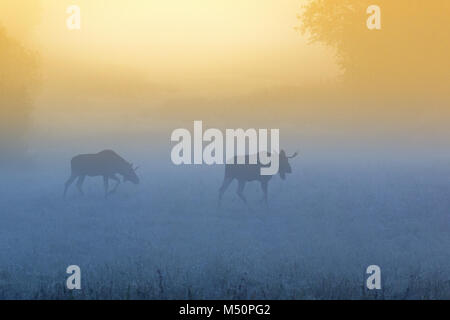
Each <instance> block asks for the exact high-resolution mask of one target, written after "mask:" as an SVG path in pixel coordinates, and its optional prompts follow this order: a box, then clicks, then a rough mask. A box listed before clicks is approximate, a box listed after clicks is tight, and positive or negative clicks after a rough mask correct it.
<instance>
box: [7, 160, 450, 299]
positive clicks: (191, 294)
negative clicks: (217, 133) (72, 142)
mask: <svg viewBox="0 0 450 320" xmlns="http://www.w3.org/2000/svg"><path fill="white" fill-rule="evenodd" d="M57 163H58V165H54V166H52V165H50V163H49V164H47V165H46V164H45V162H43V164H42V163H41V164H38V165H36V166H35V167H33V168H32V169H29V170H27V171H22V172H15V171H10V170H8V171H6V170H5V171H4V172H3V173H2V182H1V183H0V188H1V189H0V191H1V194H2V196H1V197H0V218H1V223H0V298H3V299H15V298H19V299H29V298H32V299H34V298H37V299H72V298H77V299H138V298H139V299H345V298H351V299H444V298H445V299H449V298H450V263H449V262H450V250H449V249H450V219H449V214H450V211H449V207H450V197H449V193H450V186H449V185H448V177H449V176H450V166H446V165H445V164H442V163H440V164H431V163H428V164H423V163H422V164H410V165H407V166H403V165H398V164H394V163H384V164H377V165H366V166H362V165H360V166H355V165H343V164H341V165H334V166H331V165H327V164H326V163H322V164H314V163H312V162H310V163H308V162H307V161H303V160H298V161H297V162H296V163H294V164H293V165H292V166H293V169H294V172H293V174H291V175H289V176H288V178H287V180H286V181H281V179H280V178H279V177H278V176H277V177H274V178H273V179H272V181H271V182H270V184H269V207H268V208H266V207H265V206H264V205H263V204H262V203H260V202H259V199H260V198H261V197H262V193H261V191H260V187H259V185H258V184H257V183H250V184H248V185H247V187H246V190H245V194H246V195H247V197H248V200H249V206H248V207H246V206H245V205H244V204H243V203H242V202H241V201H240V200H239V198H238V197H237V195H236V194H235V190H236V188H237V183H236V182H234V183H233V184H232V185H231V186H230V188H229V190H228V191H227V192H226V194H225V196H224V201H223V204H222V207H221V208H218V207H217V191H218V188H219V186H220V184H221V181H222V178H223V167H219V166H218V167H194V166H192V167H175V166H169V165H167V164H166V165H158V164H153V165H152V166H145V165H144V166H141V169H140V173H139V174H140V177H141V180H142V183H141V184H140V185H139V186H134V185H130V184H123V185H121V186H120V187H119V190H118V193H117V194H115V195H113V196H111V197H110V198H108V199H104V197H103V193H102V180H101V179H100V178H91V179H87V180H86V182H85V186H84V189H85V195H84V196H80V195H78V194H77V192H76V189H75V187H73V188H72V189H70V192H69V195H68V197H67V198H66V199H63V198H62V191H63V184H64V182H65V180H66V179H67V177H68V168H67V164H66V162H64V161H59V162H57ZM71 264H76V265H79V266H80V267H81V272H82V289H81V290H79V291H69V290H67V289H66V288H65V281H66V278H67V277H68V275H67V274H66V273H65V271H66V268H67V266H69V265H71ZM371 264H376V265H379V266H380V267H381V272H382V290H373V291H369V290H367V289H365V281H366V278H367V277H368V275H366V273H365V271H366V268H367V266H369V265H371Z"/></svg>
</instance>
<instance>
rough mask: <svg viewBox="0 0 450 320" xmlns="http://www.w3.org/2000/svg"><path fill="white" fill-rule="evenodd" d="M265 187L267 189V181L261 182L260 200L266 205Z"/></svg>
mask: <svg viewBox="0 0 450 320" xmlns="http://www.w3.org/2000/svg"><path fill="white" fill-rule="evenodd" d="M267 187H268V182H267V181H262V182H261V189H262V191H263V193H264V195H263V199H262V200H263V201H264V203H265V204H266V205H267Z"/></svg>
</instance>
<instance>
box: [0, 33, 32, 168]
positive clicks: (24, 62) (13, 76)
mask: <svg viewBox="0 0 450 320" xmlns="http://www.w3.org/2000/svg"><path fill="white" fill-rule="evenodd" d="M37 82H38V59H37V56H36V54H35V53H33V52H31V51H30V50H27V49H26V48H24V47H23V46H22V45H21V44H20V43H19V42H18V41H16V40H14V39H12V38H11V37H9V36H8V35H7V32H6V30H5V29H4V28H2V27H0V164H5V163H10V162H15V161H17V160H19V159H23V158H24V156H25V153H26V142H25V135H26V132H27V128H28V127H29V120H30V119H29V117H30V112H31V107H32V95H33V91H34V90H35V88H36V84H37Z"/></svg>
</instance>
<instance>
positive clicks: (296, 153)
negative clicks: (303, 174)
mask: <svg viewBox="0 0 450 320" xmlns="http://www.w3.org/2000/svg"><path fill="white" fill-rule="evenodd" d="M297 155H298V152H295V153H294V154H293V155H292V156H289V157H288V159H292V158H295V157H296V156H297Z"/></svg>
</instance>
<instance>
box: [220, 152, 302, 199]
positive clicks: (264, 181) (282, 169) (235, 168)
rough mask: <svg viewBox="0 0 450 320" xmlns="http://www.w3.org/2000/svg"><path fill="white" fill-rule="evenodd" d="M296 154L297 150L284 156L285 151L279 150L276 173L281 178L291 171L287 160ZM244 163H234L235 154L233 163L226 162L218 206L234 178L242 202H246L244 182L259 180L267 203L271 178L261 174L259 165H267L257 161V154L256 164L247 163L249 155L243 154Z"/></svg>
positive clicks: (284, 177) (235, 161) (235, 160)
mask: <svg viewBox="0 0 450 320" xmlns="http://www.w3.org/2000/svg"><path fill="white" fill-rule="evenodd" d="M297 155H298V153H297V152H295V153H294V154H293V155H292V156H286V153H285V152H284V150H281V151H280V154H279V169H278V173H279V174H280V177H281V179H283V180H285V179H286V174H287V173H292V168H291V165H290V164H289V160H288V159H291V158H294V157H296V156H297ZM245 158H246V159H245V160H246V161H245V164H236V163H237V156H235V157H234V164H226V165H225V177H224V179H223V183H222V186H221V187H220V189H219V206H220V203H221V200H222V196H223V194H224V192H225V190H227V188H228V186H229V185H230V183H231V182H232V181H233V180H234V179H236V180H237V181H238V189H237V195H238V196H239V198H241V199H242V200H243V201H244V203H247V199H246V198H245V196H244V194H243V191H244V187H245V184H246V183H247V182H249V181H255V180H257V181H259V182H260V183H261V189H262V191H263V193H264V197H263V200H264V202H265V203H266V205H267V188H268V184H269V180H270V179H271V178H272V176H271V175H261V173H260V171H261V167H264V166H268V165H263V164H261V162H260V161H259V155H258V157H257V163H256V164H249V161H248V160H249V156H248V155H246V156H245Z"/></svg>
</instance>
